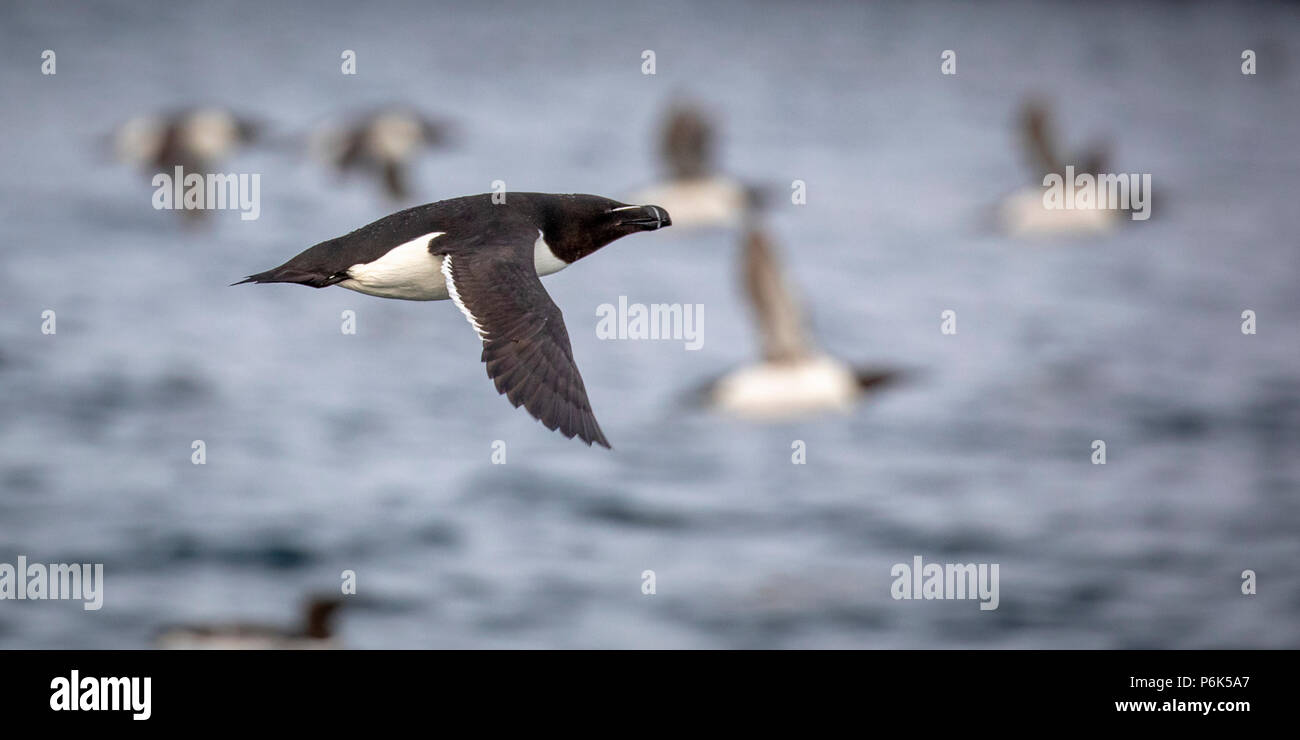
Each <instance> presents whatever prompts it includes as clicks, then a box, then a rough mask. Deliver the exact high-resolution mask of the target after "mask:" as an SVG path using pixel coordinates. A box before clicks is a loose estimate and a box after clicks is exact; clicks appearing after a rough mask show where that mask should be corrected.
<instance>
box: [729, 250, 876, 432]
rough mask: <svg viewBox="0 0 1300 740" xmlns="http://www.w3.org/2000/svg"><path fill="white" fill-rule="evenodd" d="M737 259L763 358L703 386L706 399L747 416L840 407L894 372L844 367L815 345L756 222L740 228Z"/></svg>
mask: <svg viewBox="0 0 1300 740" xmlns="http://www.w3.org/2000/svg"><path fill="white" fill-rule="evenodd" d="M741 260H742V268H741V271H742V278H743V282H744V287H745V293H746V296H747V297H748V298H749V302H750V307H751V309H752V310H753V313H754V319H755V323H756V324H757V325H758V330H759V337H760V340H761V344H762V351H763V359H762V361H761V362H758V363H755V364H752V365H747V366H745V367H741V368H738V369H736V370H733V371H731V372H729V373H727V374H726V375H724V376H722V377H721V378H719V379H718V380H716V381H714V382H713V383H712V384H711V385H710V386H709V387H708V389H707V391H706V393H707V402H708V403H709V404H710V405H711V406H713V407H714V408H716V409H717V410H719V411H723V412H725V413H729V414H732V415H735V416H740V417H746V418H755V419H790V418H797V417H801V416H807V415H809V414H814V413H817V412H822V411H837V410H847V409H848V408H849V407H850V406H851V405H852V404H853V403H854V402H855V401H857V400H858V399H860V398H861V397H862V396H863V395H864V393H865V392H866V391H867V390H869V389H870V390H877V389H879V388H880V387H881V386H883V385H885V384H887V383H890V382H892V381H894V380H896V379H897V378H898V377H899V373H898V372H897V371H894V370H889V369H885V368H870V369H858V368H854V367H851V366H849V365H848V364H846V363H844V362H842V361H840V360H838V359H835V358H833V357H831V356H829V355H827V354H825V353H823V352H821V351H820V350H818V349H817V347H816V346H815V343H814V342H813V340H812V337H811V336H809V334H808V332H807V331H806V329H805V322H804V316H803V311H802V310H801V309H800V307H799V304H798V302H797V301H796V300H795V298H794V295H793V293H792V292H791V290H790V288H789V285H788V284H787V281H786V280H785V278H784V276H783V275H782V270H781V266H780V264H779V263H778V261H777V259H776V255H775V253H774V250H773V248H772V246H771V243H770V242H769V240H768V237H767V235H766V234H764V233H763V231H762V230H760V229H759V228H757V227H755V228H752V229H750V230H749V232H748V233H747V234H746V235H745V237H744V243H743V245H742V257H741Z"/></svg>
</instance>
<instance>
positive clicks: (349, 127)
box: [310, 105, 448, 201]
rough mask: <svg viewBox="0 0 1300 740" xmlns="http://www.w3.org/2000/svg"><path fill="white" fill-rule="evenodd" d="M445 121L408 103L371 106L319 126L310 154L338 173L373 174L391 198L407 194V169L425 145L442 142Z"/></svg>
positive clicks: (441, 143) (446, 135) (425, 147)
mask: <svg viewBox="0 0 1300 740" xmlns="http://www.w3.org/2000/svg"><path fill="white" fill-rule="evenodd" d="M447 138H448V130H447V125H446V124H445V123H443V122H440V121H436V120H434V119H432V118H430V117H428V116H426V115H424V114H423V113H421V112H419V111H417V110H415V109H413V108H409V107H406V106H398V105H391V106H384V107H380V108H374V109H371V110H368V111H365V112H363V113H360V114H358V115H355V116H353V117H352V119H351V120H350V121H349V122H348V123H346V124H344V125H342V126H323V127H320V128H318V129H317V130H316V131H315V132H314V133H313V134H312V137H311V143H310V147H311V151H312V154H313V155H314V156H315V157H316V158H317V159H319V160H321V161H323V162H325V163H326V164H327V165H329V166H330V167H333V168H334V169H335V170H337V171H338V172H339V173H340V174H346V173H349V172H360V173H363V174H364V175H366V176H367V177H371V178H375V179H377V180H378V181H379V183H380V185H381V186H382V187H383V190H384V192H385V193H386V194H387V196H388V197H389V198H390V199H392V200H393V201H404V200H406V199H407V198H408V197H409V196H410V192H411V189H410V185H409V177H408V172H409V170H410V168H411V166H412V164H413V163H414V161H415V159H416V157H417V156H418V155H419V154H420V153H421V152H422V151H424V150H425V149H427V148H431V147H438V146H442V145H444V144H445V143H446V141H447Z"/></svg>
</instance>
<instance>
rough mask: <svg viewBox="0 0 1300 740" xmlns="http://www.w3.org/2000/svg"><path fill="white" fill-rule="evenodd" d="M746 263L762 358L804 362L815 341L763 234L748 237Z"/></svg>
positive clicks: (745, 272) (750, 297)
mask: <svg viewBox="0 0 1300 740" xmlns="http://www.w3.org/2000/svg"><path fill="white" fill-rule="evenodd" d="M743 262H744V281H745V291H746V292H747V293H748V294H749V302H750V304H751V306H752V307H753V309H754V317H755V319H756V320H757V322H758V328H759V334H760V336H761V338H762V342H763V358H764V359H765V360H767V361H768V362H795V361H798V360H801V359H804V358H805V357H807V356H808V355H809V354H810V352H811V350H812V340H811V339H810V338H809V337H808V336H807V334H806V333H805V331H804V320H803V311H802V310H801V309H800V307H799V303H798V302H797V301H796V300H795V298H794V296H793V295H792V294H791V293H790V289H789V286H788V285H787V284H786V281H785V279H784V278H783V277H782V275H781V266H780V265H779V264H778V263H777V261H776V256H775V255H774V254H773V251H772V247H771V245H770V244H769V243H768V240H767V236H766V235H765V234H764V233H763V232H762V231H760V230H758V229H754V230H751V231H750V232H749V233H748V234H746V235H745V243H744V257H743Z"/></svg>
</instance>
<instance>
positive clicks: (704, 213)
mask: <svg viewBox="0 0 1300 740" xmlns="http://www.w3.org/2000/svg"><path fill="white" fill-rule="evenodd" d="M716 148H717V131H716V129H715V127H714V125H713V123H712V122H711V121H710V120H709V118H708V116H706V115H705V113H704V112H703V111H702V110H700V109H699V108H697V107H695V106H693V105H690V104H687V103H677V104H675V105H674V106H673V107H672V108H670V109H669V111H668V114H667V116H666V117H665V120H664V123H663V126H662V132H661V135H660V143H659V156H660V159H661V161H662V165H663V168H664V170H665V174H666V176H667V177H666V179H665V180H664V181H662V182H660V183H658V184H655V185H652V186H650V187H647V188H645V189H643V190H640V191H638V192H637V193H635V194H634V195H632V196H631V198H630V199H631V200H633V201H635V202H639V203H661V204H663V207H664V208H667V209H668V211H669V212H670V213H672V214H673V221H674V223H675V224H676V225H677V226H679V227H687V228H694V227H708V226H736V225H738V224H739V223H740V222H741V220H742V219H743V218H744V216H745V215H746V212H747V211H748V209H749V208H750V207H751V206H752V205H754V201H755V200H756V198H757V195H756V192H755V191H754V190H752V189H750V188H748V187H746V186H745V185H743V184H741V183H739V182H737V181H736V180H734V179H732V178H729V177H727V176H725V175H722V174H719V173H718V172H717V171H716V163H715V156H716V155H715V152H716Z"/></svg>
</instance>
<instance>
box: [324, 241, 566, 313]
mask: <svg viewBox="0 0 1300 740" xmlns="http://www.w3.org/2000/svg"><path fill="white" fill-rule="evenodd" d="M443 233H444V232H441V231H435V232H433V233H430V234H424V235H422V236H417V237H416V238H414V239H412V240H411V241H409V242H405V243H403V244H399V245H397V246H396V247H393V248H392V249H390V250H388V251H387V252H386V253H385V254H384V256H382V257H380V258H379V259H377V260H375V261H373V262H365V263H361V264H356V265H353V266H351V267H349V268H348V279H346V280H343V281H340V282H339V283H338V285H339V287H342V288H347V289H348V290H355V291H357V292H358V293H365V294H366V295H373V296H379V297H380V298H398V299H401V300H406V301H442V300H446V299H447V298H449V297H450V294H449V293H448V291H447V280H446V277H445V275H444V273H443V272H442V257H439V256H438V255H435V254H431V253H430V252H429V243H430V242H432V241H433V240H434V239H436V238H438V237H440V236H442V235H443ZM533 266H534V269H536V270H537V274H538V275H550V274H553V273H556V272H559V271H560V270H563V269H564V268H565V267H568V266H569V263H567V262H565V261H564V260H562V259H560V258H559V257H556V256H555V253H554V252H552V251H551V248H550V245H548V244H547V243H546V240H545V239H544V238H543V237H542V232H540V231H539V232H537V241H536V242H534V243H533Z"/></svg>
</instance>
